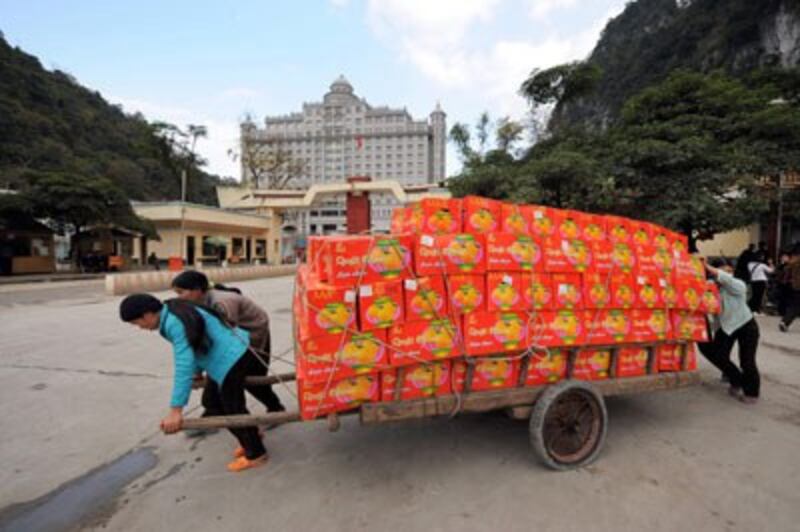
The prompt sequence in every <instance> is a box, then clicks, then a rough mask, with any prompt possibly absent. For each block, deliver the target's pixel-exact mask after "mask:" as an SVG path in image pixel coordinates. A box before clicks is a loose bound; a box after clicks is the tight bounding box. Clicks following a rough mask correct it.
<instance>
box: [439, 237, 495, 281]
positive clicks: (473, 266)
mask: <svg viewBox="0 0 800 532" xmlns="http://www.w3.org/2000/svg"><path fill="white" fill-rule="evenodd" d="M436 243H437V245H441V249H442V254H443V255H444V257H445V260H446V261H447V264H448V269H449V271H451V272H454V273H455V272H461V273H483V272H485V271H486V250H485V248H486V241H485V239H484V237H483V235H471V234H467V233H463V234H457V235H441V236H439V237H438V238H437V242H436Z"/></svg>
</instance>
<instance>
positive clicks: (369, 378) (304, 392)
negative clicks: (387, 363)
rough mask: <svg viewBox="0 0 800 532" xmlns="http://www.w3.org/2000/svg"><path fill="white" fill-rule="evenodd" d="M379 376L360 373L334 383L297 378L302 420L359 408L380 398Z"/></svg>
mask: <svg viewBox="0 0 800 532" xmlns="http://www.w3.org/2000/svg"><path fill="white" fill-rule="evenodd" d="M379 382H380V378H379V377H378V375H377V374H371V375H359V376H357V377H349V378H346V379H341V380H338V381H333V382H331V384H330V386H328V382H327V381H324V382H309V381H307V380H303V379H298V381H297V400H298V402H299V403H300V415H301V417H302V418H303V419H306V420H308V419H314V418H315V417H319V416H326V415H328V414H331V413H334V412H344V411H347V410H352V409H354V408H358V407H359V406H361V404H363V403H368V402H374V401H377V400H378V398H379V397H380V386H379Z"/></svg>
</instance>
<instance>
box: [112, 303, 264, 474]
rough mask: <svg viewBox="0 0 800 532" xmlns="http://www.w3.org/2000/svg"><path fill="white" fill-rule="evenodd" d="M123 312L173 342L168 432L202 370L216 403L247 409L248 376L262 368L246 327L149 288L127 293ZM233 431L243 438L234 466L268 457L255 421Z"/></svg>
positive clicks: (227, 410)
mask: <svg viewBox="0 0 800 532" xmlns="http://www.w3.org/2000/svg"><path fill="white" fill-rule="evenodd" d="M119 315H120V318H121V319H122V321H124V322H126V323H130V324H132V325H136V326H138V327H139V328H141V329H144V330H149V331H156V330H157V331H158V332H159V333H160V334H161V336H162V337H164V339H166V340H167V341H168V342H169V343H171V344H172V351H173V360H174V366H175V371H174V377H173V385H172V399H171V400H170V409H169V413H168V414H167V416H166V417H165V418H164V419H162V420H161V430H163V431H164V433H166V434H173V433H175V432H178V431H179V430H180V429H181V427H182V425H183V408H184V407H185V406H186V404H187V403H188V402H189V395H190V394H191V391H192V379H193V377H194V374H195V373H196V372H197V371H201V370H202V371H205V372H206V373H207V374H208V376H209V379H210V380H211V381H213V382H214V383H215V384H216V387H215V390H216V392H217V395H216V396H214V397H213V398H212V402H213V406H214V408H217V409H219V410H220V411H221V412H222V413H224V414H225V415H239V414H248V411H247V404H246V401H245V397H244V382H245V379H246V378H247V377H248V376H251V375H258V374H260V372H261V370H262V368H261V364H260V363H259V361H258V360H257V359H256V358H255V356H254V355H253V354H252V353H251V351H250V349H249V348H248V342H249V341H250V337H249V335H248V333H247V331H245V330H242V329H235V328H231V327H229V326H228V325H227V324H226V323H225V322H224V320H223V319H221V317H220V316H218V315H217V314H216V312H214V311H213V310H212V309H209V308H203V307H201V306H199V305H195V304H193V303H190V302H189V301H184V300H181V299H168V300H167V301H165V302H163V303H162V302H161V301H159V300H158V299H157V298H155V297H153V296H152V295H150V294H131V295H129V296H127V297H126V298H125V299H123V300H122V302H121V303H120V305H119ZM230 431H231V433H232V434H233V435H234V437H236V439H237V440H238V441H239V447H238V448H237V449H236V450H235V451H234V453H233V454H234V458H235V459H234V461H233V462H231V463H229V464H228V469H229V470H230V471H233V472H238V471H244V470H245V469H250V468H252V467H257V466H260V465H263V464H264V463H266V461H267V459H268V454H267V449H266V448H265V447H264V443H263V442H262V441H261V437H260V435H259V433H258V429H257V428H256V427H239V428H232V429H230Z"/></svg>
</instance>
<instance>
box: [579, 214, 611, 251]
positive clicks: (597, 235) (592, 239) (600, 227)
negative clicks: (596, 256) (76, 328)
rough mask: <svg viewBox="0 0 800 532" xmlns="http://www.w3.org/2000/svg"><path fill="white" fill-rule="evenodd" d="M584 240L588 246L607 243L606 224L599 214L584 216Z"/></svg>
mask: <svg viewBox="0 0 800 532" xmlns="http://www.w3.org/2000/svg"><path fill="white" fill-rule="evenodd" d="M582 225H583V233H582V238H583V240H584V241H585V242H587V243H588V244H590V245H591V244H596V243H598V242H606V238H607V237H606V222H605V219H604V218H603V217H602V216H600V215H597V214H585V213H584V214H583V224H582Z"/></svg>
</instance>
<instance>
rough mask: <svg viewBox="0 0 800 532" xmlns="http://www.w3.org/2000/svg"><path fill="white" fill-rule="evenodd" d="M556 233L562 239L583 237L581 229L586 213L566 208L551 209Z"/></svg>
mask: <svg viewBox="0 0 800 532" xmlns="http://www.w3.org/2000/svg"><path fill="white" fill-rule="evenodd" d="M553 214H554V218H555V224H556V231H555V233H556V235H558V237H559V238H561V239H562V240H575V239H580V238H583V231H584V227H585V225H586V223H587V222H588V218H587V217H586V214H584V213H582V212H578V211H571V210H566V209H554V210H553Z"/></svg>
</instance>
